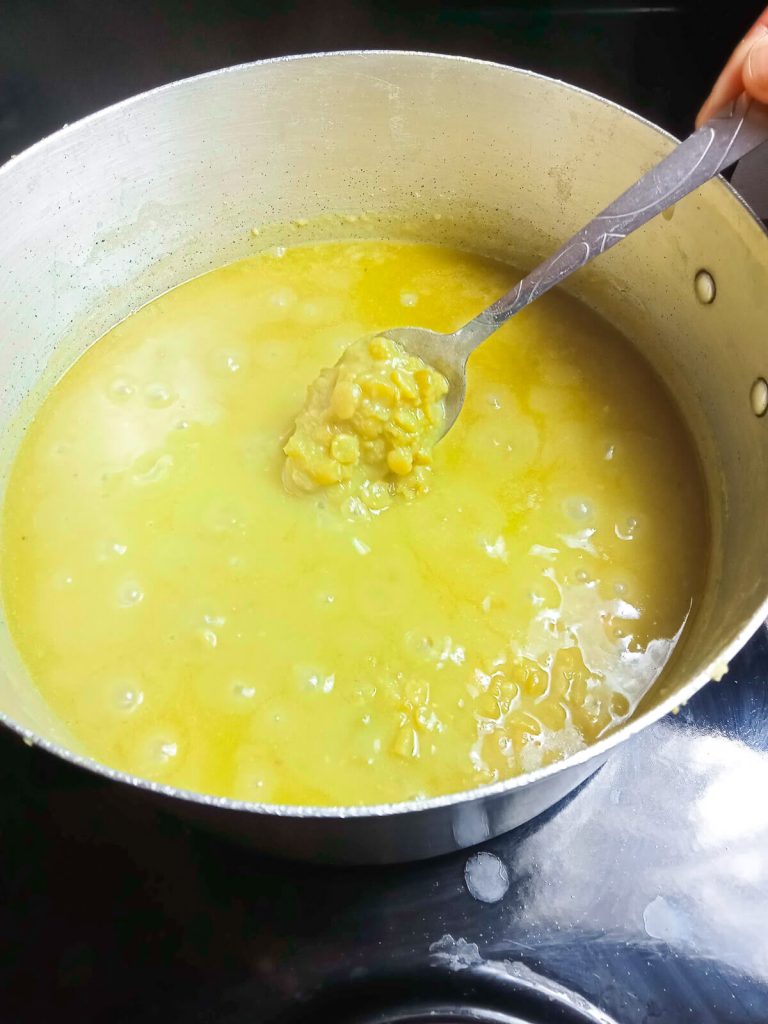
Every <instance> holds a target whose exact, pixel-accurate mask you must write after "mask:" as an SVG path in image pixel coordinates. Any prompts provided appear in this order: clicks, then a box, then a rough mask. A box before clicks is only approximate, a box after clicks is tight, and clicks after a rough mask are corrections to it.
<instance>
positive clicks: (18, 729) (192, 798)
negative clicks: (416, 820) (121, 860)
mask: <svg viewBox="0 0 768 1024" xmlns="http://www.w3.org/2000/svg"><path fill="white" fill-rule="evenodd" d="M366 56H395V57H405V58H414V59H423V58H428V59H430V60H438V61H445V62H447V63H461V64H472V65H480V66H482V67H491V68H496V69H498V70H499V71H501V72H509V73H512V74H514V75H516V76H521V77H524V78H532V79H538V80H542V81H545V82H549V83H553V84H555V85H558V86H560V87H561V88H562V89H564V90H566V91H568V92H572V93H577V94H580V95H582V96H586V97H589V98H590V99H592V100H597V102H599V103H601V104H603V105H604V106H606V107H609V108H611V109H613V110H615V111H616V112H618V113H620V114H623V115H624V116H626V117H630V118H632V119H633V120H634V121H637V122H640V123H641V124H643V125H645V126H647V127H648V128H651V129H652V130H653V131H654V132H655V133H656V134H657V135H658V136H659V137H660V138H661V139H663V140H665V141H667V142H670V143H676V142H678V141H679V140H678V139H676V138H675V136H673V135H672V134H671V133H669V132H667V131H665V130H664V129H663V128H660V127H659V126H658V125H656V124H654V123H653V122H652V121H649V120H648V119H647V118H644V117H642V116H641V115H640V114H636V113H634V112H633V111H631V110H628V109H627V108H626V107H622V106H621V105H620V104H619V103H615V102H614V101H613V100H609V99H606V98H605V97H603V96H600V95H598V94H597V93H593V92H590V91H589V90H588V89H582V88H581V87H579V86H575V85H571V84H570V83H568V82H564V81H563V80H562V79H558V78H551V77H549V76H548V75H542V74H539V73H538V72H535V71H529V70H527V69H525V68H517V67H514V66H512V65H509V64H501V63H499V62H498V61H489V60H480V59H478V58H475V57H463V56H460V55H455V54H444V53H431V52H429V51H420V50H386V49H372V50H326V51H319V52H317V53H302V54H290V55H285V56H281V57H268V58H265V59H263V60H257V61H248V62H244V63H241V64H233V65H231V66H229V67H224V68H217V69H215V70H213V71H206V72H203V73H201V74H199V75H192V76H189V77H187V78H180V79H176V80H175V81H173V82H168V83H166V84H165V85H160V86H156V87H155V88H153V89H149V90H147V91H145V92H141V93H136V94H135V95H133V96H129V97H128V98H127V99H124V100H120V101H119V102H117V103H113V104H111V105H110V106H107V107H103V108H101V109H99V110H97V111H95V112H94V113H92V114H88V115H87V116H85V117H83V118H80V119H79V120H78V121H73V122H72V123H71V124H65V125H64V126H63V127H62V128H60V129H59V130H58V131H56V132H53V133H52V134H50V135H47V136H45V137H44V138H43V139H41V140H40V141H38V142H36V143H34V144H33V145H31V146H29V147H27V148H26V149H25V150H23V151H22V152H21V153H19V154H18V155H15V156H12V157H11V158H10V159H9V160H8V161H7V162H6V163H5V164H4V165H2V166H0V182H2V178H3V176H4V175H5V174H6V173H9V172H10V171H11V170H12V169H15V167H16V166H17V165H18V163H19V162H20V161H24V160H28V159H32V158H34V157H35V156H36V155H37V154H38V153H39V152H44V151H45V150H46V149H48V148H50V147H54V146H56V145H57V144H59V143H60V142H61V141H62V140H64V139H66V138H67V137H68V136H69V135H70V134H73V133H75V132H77V131H79V130H80V129H81V128H82V127H83V126H84V125H87V124H91V123H95V122H98V121H99V120H101V119H102V118H106V117H110V116H112V115H113V114H115V113H117V112H119V111H122V110H125V109H128V108H129V107H131V106H132V105H133V104H137V103H140V102H144V101H145V100H147V99H149V97H152V96H155V95H158V94H161V93H168V92H171V91H174V90H177V89H181V88H184V87H186V86H188V85H189V84H190V83H192V82H197V81H201V80H204V79H215V78H218V77H220V76H224V75H232V74H238V73H242V72H244V71H248V70H250V69H251V68H254V67H260V66H262V65H264V64H284V63H288V62H291V61H304V60H317V59H318V58H335V59H344V58H346V57H366ZM716 181H717V187H718V188H720V189H725V190H726V192H727V193H729V194H730V198H731V199H733V200H735V201H736V202H737V203H738V204H739V206H741V207H742V209H743V210H744V212H745V213H746V214H747V215H748V216H749V217H750V218H751V219H752V220H753V221H754V222H755V223H756V225H757V227H758V228H759V229H760V230H761V231H762V233H763V235H764V236H765V237H768V229H767V228H766V226H764V225H763V223H762V222H761V221H760V219H759V218H758V217H757V216H756V214H755V213H754V212H753V210H752V209H751V207H750V206H749V204H748V203H747V202H746V201H745V200H744V199H743V198H742V197H741V196H740V195H739V194H738V192H736V191H735V190H734V189H733V188H732V187H731V185H730V184H729V183H728V182H727V181H726V180H725V179H724V178H722V177H721V176H720V175H718V176H717V179H716ZM766 620H768V594H766V595H765V597H764V598H763V600H762V601H761V602H760V604H759V606H758V607H757V609H756V610H755V612H754V613H753V614H752V616H751V617H750V618H749V619H747V621H746V622H745V623H744V624H743V625H742V626H741V628H740V629H739V630H738V631H737V633H736V634H735V635H734V636H733V638H732V639H731V640H730V642H729V643H728V644H726V645H725V646H724V647H723V649H722V650H721V652H720V654H719V656H718V657H716V658H714V659H713V660H712V661H711V662H710V663H709V664H708V665H706V666H705V667H704V668H703V669H702V670H701V671H699V672H698V673H697V674H696V675H695V676H693V677H692V678H690V679H689V680H688V681H687V682H686V683H685V685H683V686H681V687H680V688H679V689H678V690H676V691H675V692H674V693H672V694H670V695H669V696H668V697H667V698H666V699H665V700H663V701H662V702H661V703H660V704H658V705H657V706H656V707H653V708H650V709H649V710H648V711H645V712H644V713H643V714H642V715H640V716H639V717H638V718H635V719H630V720H629V721H628V722H626V723H625V724H624V725H622V726H620V727H619V728H618V729H616V730H615V731H614V732H612V733H610V734H609V735H608V736H606V737H604V738H603V739H601V740H598V741H597V743H593V744H591V745H589V746H587V747H585V748H584V749H583V750H579V751H577V752H576V753H575V754H571V755H570V756H569V757H566V758H563V760H561V761H556V762H554V763H553V764H551V765H547V766H546V767H544V768H538V769H536V770H534V771H531V772H525V773H523V774H522V775H516V776H514V777H512V778H510V779H504V780H502V781H500V782H494V783H490V784H486V785H483V786H477V787H475V788H473V789H468V790H462V791H460V792H458V793H448V794H444V795H442V796H437V797H430V798H428V799H414V800H404V801H399V802H396V803H388V804H366V805H360V806H358V805H354V806H343V805H342V806H329V807H325V806H319V807H313V806H304V805H299V804H270V803H258V802H255V801H249V800H235V799H233V798H231V797H222V796H215V795H212V794H207V793H201V792H198V791H196V790H190V789H182V788H177V787H175V786H168V785H164V784H162V783H158V782H153V781H152V780H150V779H145V778H141V777H140V776H137V775H131V774H129V773H128V772H123V771H120V770H118V769H116V768H110V767H109V766H108V765H105V764H102V763H101V762H100V761H97V760H95V759H94V758H92V757H89V756H87V755H84V754H78V753H77V752H75V751H73V750H70V749H69V748H67V747H64V746H61V745H60V744H58V743H55V742H53V741H51V740H46V739H43V738H42V737H39V736H38V735H37V734H36V733H35V732H34V731H33V730H31V729H25V728H24V727H23V726H21V725H19V724H18V723H17V722H15V721H14V720H13V719H12V718H11V717H10V716H9V715H7V714H5V713H4V712H2V711H0V724H2V725H3V726H5V727H6V728H8V729H10V730H12V731H13V732H15V733H16V734H17V735H18V736H20V737H21V738H22V739H23V740H24V742H25V743H26V744H27V745H28V746H38V747H41V748H42V749H43V750H45V751H47V752H48V753H51V754H54V755H56V756H57V757H60V758H62V760H64V761H68V762H69V763H70V764H73V765H76V766H77V767H79V768H84V769H86V770H88V771H91V772H93V773H94V774H96V775H100V776H102V777H104V778H106V779H109V780H110V781H111V782H121V783H124V784H127V785H128V786H131V787H133V788H134V789H142V790H147V791H149V792H151V793H155V794H158V795H161V796H166V797H172V798H175V799H179V800H185V801H188V802H190V803H193V804H198V805H202V806H204V807H208V808H215V809H221V810H230V811H245V812H249V813H254V814H261V815H269V816H272V817H276V818H284V819H289V820H294V819H311V820H318V819H321V820H322V819H325V820H327V819H366V818H368V819H380V818H388V817H394V816H396V815H400V814H410V813H413V812H417V811H430V810H438V809H441V808H446V807H453V806H455V805H460V804H464V803H471V802H472V801H474V800H478V799H483V800H485V799H489V798H493V797H497V796H502V795H505V794H507V793H510V792H512V791H513V790H517V789H523V788H524V787H526V786H528V785H530V784H533V783H535V782H539V781H544V780H545V779H548V778H551V777H554V776H555V775H557V774H559V773H560V772H561V771H564V770H565V769H567V768H571V767H577V766H579V765H584V764H586V763H588V762H589V761H592V760H598V759H602V760H604V759H605V756H606V755H607V754H608V753H609V752H610V751H611V750H612V749H613V748H614V747H616V746H618V745H619V744H620V743H623V742H624V741H625V740H627V739H629V738H630V737H632V736H634V735H635V734H636V733H638V732H640V731H641V730H642V729H645V728H646V727H647V726H649V725H652V724H653V723H654V722H656V721H658V720H659V719H660V718H663V717H665V716H666V715H668V714H669V713H670V712H671V711H674V710H675V709H676V708H678V707H679V706H680V705H682V704H685V702H686V701H688V700H689V699H690V698H691V697H692V696H693V695H694V694H695V693H696V692H697V691H698V690H700V689H701V688H702V687H703V686H704V685H705V684H706V683H708V682H709V681H710V680H712V679H714V678H720V677H721V676H722V674H723V673H722V669H723V667H726V669H727V664H728V662H730V660H731V659H732V658H733V657H734V655H735V654H737V653H738V652H739V651H740V650H741V648H742V647H744V645H745V644H746V643H747V642H748V641H749V640H750V639H751V637H752V636H753V635H754V634H755V633H756V632H757V631H758V629H759V628H760V626H761V625H763V624H765V625H766V626H768V621H766Z"/></svg>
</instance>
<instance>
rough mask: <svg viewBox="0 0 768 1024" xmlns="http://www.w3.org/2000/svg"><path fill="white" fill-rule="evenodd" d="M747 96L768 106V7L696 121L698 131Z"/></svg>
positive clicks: (723, 74)
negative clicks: (745, 94) (710, 119)
mask: <svg viewBox="0 0 768 1024" xmlns="http://www.w3.org/2000/svg"><path fill="white" fill-rule="evenodd" d="M741 92H746V93H747V94H748V95H749V96H751V97H752V98H753V99H756V100H760V101H761V102H762V103H768V7H766V9H765V10H764V11H763V13H762V14H761V15H760V17H759V18H758V19H757V21H756V22H755V24H754V25H753V26H752V28H751V29H750V30H749V32H747V34H746V35H745V36H744V38H743V39H742V40H741V42H740V43H739V45H738V46H737V47H736V49H735V50H734V51H733V53H732V54H731V56H730V59H729V61H728V63H727V64H726V65H725V67H724V68H723V70H722V72H721V74H720V77H719V78H718V80H717V81H716V82H715V84H714V87H713V89H712V92H711V93H710V94H709V97H708V98H707V100H706V102H705V103H704V106H703V107H702V108H701V110H700V111H699V113H698V116H697V117H696V127H697V128H698V127H699V125H701V124H703V123H704V122H705V121H708V120H709V118H710V117H713V116H714V115H715V114H716V113H717V112H718V110H721V109H722V108H723V107H724V106H725V105H726V103H729V102H730V101H731V100H734V99H736V97H737V96H738V95H739V93H741Z"/></svg>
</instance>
